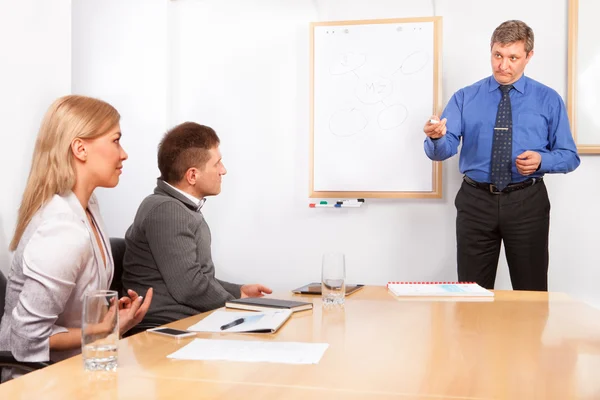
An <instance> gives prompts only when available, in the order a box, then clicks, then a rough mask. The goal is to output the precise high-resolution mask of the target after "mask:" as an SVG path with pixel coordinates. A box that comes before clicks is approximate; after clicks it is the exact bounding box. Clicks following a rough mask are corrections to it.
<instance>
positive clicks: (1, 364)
mask: <svg viewBox="0 0 600 400" xmlns="http://www.w3.org/2000/svg"><path fill="white" fill-rule="evenodd" d="M51 364H52V361H40V362H24V361H17V360H15V358H14V357H13V355H12V353H11V352H10V351H0V368H17V369H20V370H23V371H27V372H31V371H35V370H37V369H40V368H44V367H47V366H48V365H51Z"/></svg>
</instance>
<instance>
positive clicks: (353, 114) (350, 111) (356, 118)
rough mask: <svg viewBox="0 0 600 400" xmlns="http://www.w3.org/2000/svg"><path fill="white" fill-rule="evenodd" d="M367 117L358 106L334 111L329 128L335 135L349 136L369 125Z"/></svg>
mask: <svg viewBox="0 0 600 400" xmlns="http://www.w3.org/2000/svg"><path fill="white" fill-rule="evenodd" d="M368 123H369V121H367V117H366V116H365V114H363V112H362V111H360V110H358V109H356V108H347V109H344V110H338V111H336V112H334V113H333V114H332V115H331V117H330V118H329V130H330V131H331V133H332V134H334V135H335V136H340V137H348V136H353V135H356V134H357V133H360V132H361V131H362V130H363V129H365V128H366V127H367V124H368Z"/></svg>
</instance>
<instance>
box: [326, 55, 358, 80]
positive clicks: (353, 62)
mask: <svg viewBox="0 0 600 400" xmlns="http://www.w3.org/2000/svg"><path fill="white" fill-rule="evenodd" d="M366 62H367V56H366V55H364V54H355V53H346V54H342V56H341V57H340V59H339V60H338V61H337V62H336V63H335V64H333V65H332V66H331V67H330V68H329V72H330V73H331V75H344V74H347V73H348V72H353V71H356V70H357V69H359V68H360V67H362V66H363V65H365V63H366Z"/></svg>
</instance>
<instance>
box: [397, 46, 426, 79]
mask: <svg viewBox="0 0 600 400" xmlns="http://www.w3.org/2000/svg"><path fill="white" fill-rule="evenodd" d="M427 61H429V56H428V55H427V53H425V52H424V51H415V52H414V53H412V54H410V55H409V56H407V57H406V58H405V59H404V61H402V66H401V67H400V71H402V73H403V74H404V75H410V74H414V73H415V72H419V71H421V70H422V69H423V68H425V66H426V65H427Z"/></svg>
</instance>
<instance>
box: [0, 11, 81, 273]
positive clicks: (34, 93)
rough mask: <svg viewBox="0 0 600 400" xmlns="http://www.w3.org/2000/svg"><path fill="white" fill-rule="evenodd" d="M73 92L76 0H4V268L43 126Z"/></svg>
mask: <svg viewBox="0 0 600 400" xmlns="http://www.w3.org/2000/svg"><path fill="white" fill-rule="evenodd" d="M70 91H71V0H54V1H52V2H50V1H44V0H3V1H0V121H1V128H0V143H2V145H1V146H0V170H1V171H3V174H2V194H1V195H0V270H2V271H3V272H4V273H7V272H8V269H9V260H10V254H9V252H8V244H9V242H10V239H11V238H12V234H13V231H14V226H15V223H16V220H17V211H18V208H19V204H20V202H21V196H22V194H23V189H24V188H25V182H26V180H27V176H28V174H29V167H30V162H31V154H32V152H33V146H34V143H35V137H36V135H37V131H38V128H39V126H40V123H41V120H42V117H43V115H44V113H45V112H46V109H47V108H48V106H49V105H50V103H52V101H53V100H54V99H56V98H57V97H60V96H64V95H66V94H69V93H70Z"/></svg>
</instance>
